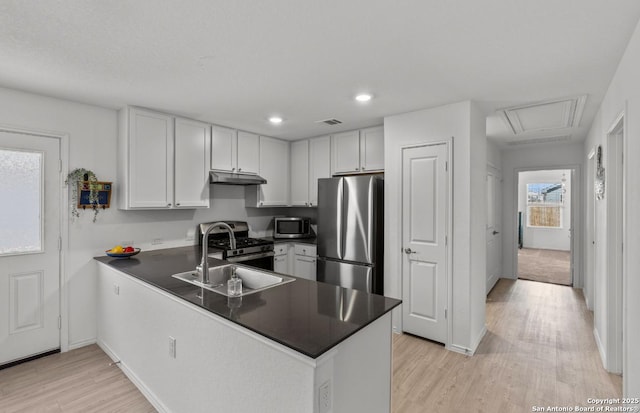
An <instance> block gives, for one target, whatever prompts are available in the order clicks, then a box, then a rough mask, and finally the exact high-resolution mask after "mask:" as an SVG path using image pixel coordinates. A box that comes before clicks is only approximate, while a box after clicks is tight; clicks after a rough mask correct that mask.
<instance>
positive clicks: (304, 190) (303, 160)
mask: <svg viewBox="0 0 640 413" xmlns="http://www.w3.org/2000/svg"><path fill="white" fill-rule="evenodd" d="M308 205H309V141H308V140H306V139H305V140H301V141H295V142H292V143H291V206H308Z"/></svg>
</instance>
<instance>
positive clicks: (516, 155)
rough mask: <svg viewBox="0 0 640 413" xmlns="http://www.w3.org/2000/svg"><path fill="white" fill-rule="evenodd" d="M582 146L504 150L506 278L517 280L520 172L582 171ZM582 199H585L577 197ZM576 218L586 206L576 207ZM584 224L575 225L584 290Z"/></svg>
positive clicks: (578, 277) (578, 275)
mask: <svg viewBox="0 0 640 413" xmlns="http://www.w3.org/2000/svg"><path fill="white" fill-rule="evenodd" d="M583 152H584V148H583V144H582V143H555V144H554V143H548V144H542V145H541V144H538V145H535V144H534V145H526V147H520V148H515V149H504V150H503V151H502V162H503V163H502V165H503V168H502V177H503V185H502V200H503V204H502V206H503V209H502V216H503V221H502V229H503V238H502V262H503V264H502V269H503V277H505V278H512V279H516V278H518V276H517V271H516V254H517V250H518V214H517V212H518V195H517V194H518V192H517V191H518V172H519V171H524V170H533V169H565V168H567V167H575V168H576V169H577V170H580V171H581V170H582V169H583V168H582V164H583ZM582 175H583V174H579V175H578V176H577V177H576V178H575V180H574V182H575V184H576V185H575V186H574V187H573V189H574V194H575V192H576V191H577V190H579V188H581V187H584V184H583V180H582V178H581V176H582ZM575 199H582V198H575V197H574V200H575ZM575 207H576V208H575V210H576V216H575V217H574V222H576V223H577V222H581V221H580V220H581V219H582V218H581V217H582V216H583V213H582V203H580V204H577V205H575ZM580 229H581V228H580V225H575V227H574V231H573V236H574V237H576V242H577V243H576V245H577V246H578V248H576V249H575V250H574V251H573V259H574V265H575V268H574V287H582V271H581V269H582V265H581V260H582V258H581V257H582V256H583V254H582V249H581V248H580V246H581V245H582V235H581V231H580Z"/></svg>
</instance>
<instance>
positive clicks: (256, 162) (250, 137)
mask: <svg viewBox="0 0 640 413" xmlns="http://www.w3.org/2000/svg"><path fill="white" fill-rule="evenodd" d="M259 170H260V137H259V136H258V135H255V134H253V133H249V132H243V131H238V172H243V173H251V174H257V173H258V171H259Z"/></svg>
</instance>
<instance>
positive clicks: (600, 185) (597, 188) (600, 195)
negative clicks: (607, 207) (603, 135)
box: [594, 145, 605, 200]
mask: <svg viewBox="0 0 640 413" xmlns="http://www.w3.org/2000/svg"><path fill="white" fill-rule="evenodd" d="M604 178H605V176H604V167H603V166H602V145H598V148H597V149H596V178H595V182H594V192H595V194H596V199H597V200H603V199H604Z"/></svg>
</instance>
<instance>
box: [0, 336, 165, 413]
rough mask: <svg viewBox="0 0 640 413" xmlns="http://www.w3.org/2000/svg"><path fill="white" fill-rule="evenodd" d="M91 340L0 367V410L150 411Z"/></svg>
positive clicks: (26, 412) (28, 412) (10, 412)
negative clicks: (88, 342)
mask: <svg viewBox="0 0 640 413" xmlns="http://www.w3.org/2000/svg"><path fill="white" fill-rule="evenodd" d="M110 362H111V359H110V358H109V357H108V356H107V355H106V354H105V353H104V352H103V351H102V350H101V349H100V348H99V347H98V346H96V345H92V346H87V347H83V348H80V349H77V350H73V351H69V352H67V353H61V354H54V355H52V356H47V357H43V358H41V359H37V360H33V361H30V362H27V363H24V364H19V365H17V366H14V367H10V368H7V369H4V370H0V412H1V413H13V412H20V413H31V412H69V413H74V412H78V413H89V412H123V413H124V412H127V413H129V412H141V413H143V412H155V411H156V410H155V409H154V408H153V406H151V404H149V402H148V401H147V399H145V398H144V396H143V395H142V394H141V393H140V392H139V391H138V389H137V388H136V387H135V386H134V385H133V384H132V383H131V382H130V381H129V379H127V377H126V376H125V375H124V374H123V373H122V371H121V370H120V369H119V368H118V367H117V366H109V363H110Z"/></svg>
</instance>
